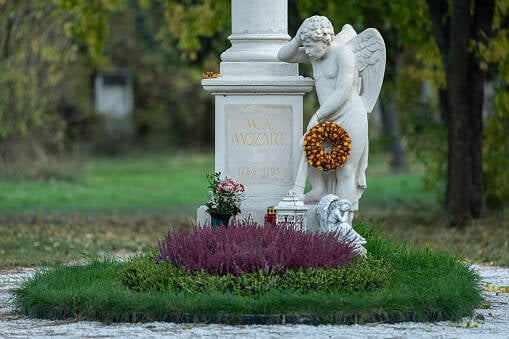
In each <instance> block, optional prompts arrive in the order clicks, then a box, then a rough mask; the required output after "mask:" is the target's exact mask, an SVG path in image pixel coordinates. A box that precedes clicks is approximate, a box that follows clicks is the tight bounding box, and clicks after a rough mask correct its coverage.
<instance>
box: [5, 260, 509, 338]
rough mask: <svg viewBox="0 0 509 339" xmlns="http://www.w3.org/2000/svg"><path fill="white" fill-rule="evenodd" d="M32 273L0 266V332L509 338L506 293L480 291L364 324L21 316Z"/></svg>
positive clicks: (486, 274) (491, 274)
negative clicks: (461, 307)
mask: <svg viewBox="0 0 509 339" xmlns="http://www.w3.org/2000/svg"><path fill="white" fill-rule="evenodd" d="M475 268H476V269H477V270H478V272H479V274H480V275H481V277H482V279H483V282H484V283H490V284H492V285H494V286H509V269H507V268H500V267H489V266H475ZM33 273H34V270H33V269H28V268H19V269H12V270H4V271H0V337H1V338H31V337H37V338H53V337H65V338H111V337H122V338H163V337H166V338H167V337H179V338H281V337H284V338H306V339H310V338H337V337H341V338H364V337H366V338H368V337H369V338H394V337H397V338H410V337H415V338H437V337H439V338H458V337H459V338H481V337H482V338H509V293H500V292H484V297H485V300H486V305H487V306H486V308H485V309H479V310H476V312H475V316H474V317H473V318H471V319H463V320H462V321H461V322H459V323H450V322H445V321H444V322H438V323H398V324H369V325H351V326H347V325H334V326H331V325H327V326H325V325H324V326H307V325H263V326H258V325H251V326H228V325H215V324H213V325H205V324H174V323H159V322H154V323H137V324H124V323H120V324H110V325H106V324H102V323H99V322H92V321H77V320H70V321H68V320H66V321H50V320H40V319H29V318H26V317H24V316H20V315H19V314H17V313H16V311H15V310H14V308H13V305H12V304H13V297H12V290H13V289H14V288H15V287H16V286H18V284H19V283H20V282H21V281H22V280H23V279H26V278H28V277H30V276H31V275H32V274H33Z"/></svg>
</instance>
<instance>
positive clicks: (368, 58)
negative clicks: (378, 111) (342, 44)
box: [347, 28, 385, 113]
mask: <svg viewBox="0 0 509 339" xmlns="http://www.w3.org/2000/svg"><path fill="white" fill-rule="evenodd" d="M347 45H348V46H349V47H350V48H351V49H352V51H353V52H354V54H355V60H356V61H355V62H356V64H357V70H358V72H359V76H360V77H361V80H362V83H361V91H360V96H361V98H362V101H363V103H364V107H366V110H367V111H368V112H369V113H371V111H372V110H373V107H375V103H376V100H377V99H378V95H379V94H380V90H381V89H382V81H383V78H384V72H385V42H384V39H383V38H382V36H381V35H380V33H378V31H377V30H376V29H374V28H368V29H366V30H364V31H363V32H362V33H360V34H359V35H357V36H356V37H354V38H352V39H350V40H349V41H348V42H347Z"/></svg>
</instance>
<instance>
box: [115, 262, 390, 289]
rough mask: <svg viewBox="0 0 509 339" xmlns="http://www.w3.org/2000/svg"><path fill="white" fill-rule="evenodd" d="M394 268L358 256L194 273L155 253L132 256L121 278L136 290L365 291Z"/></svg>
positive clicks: (382, 282)
mask: <svg viewBox="0 0 509 339" xmlns="http://www.w3.org/2000/svg"><path fill="white" fill-rule="evenodd" d="M390 276H391V269H390V267H389V266H388V265H387V264H386V263H384V262H383V261H382V260H380V259H375V258H372V257H368V258H356V259H355V260H353V261H352V262H351V263H350V264H348V265H346V266H343V267H340V268H321V269H307V270H298V271H286V272H273V271H269V272H263V270H257V271H256V272H252V273H248V274H242V275H240V276H238V277H237V276H234V275H231V274H228V275H212V274H209V273H207V272H205V271H200V272H198V273H195V274H190V273H189V272H187V271H186V270H185V269H183V268H180V267H175V266H172V265H171V264H169V263H168V262H166V261H161V262H156V261H155V260H154V259H153V256H152V255H146V256H139V257H133V258H131V259H130V260H129V261H128V262H127V263H126V264H125V265H124V266H123V268H122V270H121V274H120V277H119V278H120V281H121V282H122V284H123V285H124V286H126V287H127V288H129V289H131V290H133V291H138V292H141V291H145V292H147V291H165V290H170V291H173V292H186V293H202V292H220V293H233V294H236V295H258V294H262V293H266V292H268V291H270V290H274V289H276V290H282V291H292V292H298V293H308V292H309V291H320V292H327V293H329V292H337V291H362V290H369V289H373V288H376V287H381V286H383V285H385V284H387V283H388V281H389V279H390Z"/></svg>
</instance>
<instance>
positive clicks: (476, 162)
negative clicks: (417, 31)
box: [426, 0, 495, 225]
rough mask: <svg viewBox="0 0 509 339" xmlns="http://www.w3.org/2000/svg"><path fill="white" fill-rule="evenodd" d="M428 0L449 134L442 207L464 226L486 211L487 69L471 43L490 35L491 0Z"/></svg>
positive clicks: (492, 2) (452, 220)
mask: <svg viewBox="0 0 509 339" xmlns="http://www.w3.org/2000/svg"><path fill="white" fill-rule="evenodd" d="M426 3H427V4H428V8H429V12H430V16H431V20H432V24H433V31H434V35H435V38H436V40H437V43H438V46H439V48H440V53H441V56H442V61H443V64H444V69H445V74H446V86H447V87H446V93H447V95H446V98H445V101H446V103H445V108H446V110H447V112H446V116H447V120H448V122H449V124H448V130H449V136H448V168H447V189H446V206H445V207H446V211H447V214H448V217H449V220H450V222H451V224H452V225H464V224H465V223H466V222H468V220H470V219H471V218H478V217H480V216H482V214H483V213H484V209H485V208H484V201H483V185H482V128H483V121H482V104H483V97H484V79H485V71H484V70H483V69H481V67H480V60H479V58H478V56H477V55H476V49H475V48H473V44H472V43H474V44H475V43H482V42H484V39H487V38H488V37H489V36H490V33H491V24H492V21H493V14H494V8H495V1H494V0H485V1H480V0H477V1H474V0H453V1H452V4H451V7H450V8H449V5H448V2H447V1H446V0H426ZM472 5H473V6H474V7H473V6H472ZM472 9H474V10H473V11H472ZM474 47H476V46H474Z"/></svg>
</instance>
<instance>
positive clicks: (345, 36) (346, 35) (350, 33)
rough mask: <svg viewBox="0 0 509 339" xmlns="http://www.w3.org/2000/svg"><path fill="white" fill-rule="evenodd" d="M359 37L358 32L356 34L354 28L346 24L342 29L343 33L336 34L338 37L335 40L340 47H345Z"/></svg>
mask: <svg viewBox="0 0 509 339" xmlns="http://www.w3.org/2000/svg"><path fill="white" fill-rule="evenodd" d="M356 36H357V32H355V29H353V27H352V26H350V25H349V24H346V25H344V26H343V28H341V32H339V33H338V34H336V37H335V38H334V41H335V42H337V43H339V44H340V45H343V44H345V43H347V42H348V41H350V40H351V39H353V38H355V37H356Z"/></svg>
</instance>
